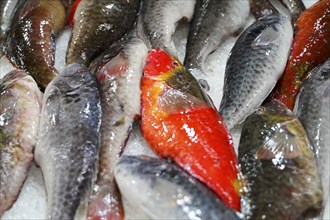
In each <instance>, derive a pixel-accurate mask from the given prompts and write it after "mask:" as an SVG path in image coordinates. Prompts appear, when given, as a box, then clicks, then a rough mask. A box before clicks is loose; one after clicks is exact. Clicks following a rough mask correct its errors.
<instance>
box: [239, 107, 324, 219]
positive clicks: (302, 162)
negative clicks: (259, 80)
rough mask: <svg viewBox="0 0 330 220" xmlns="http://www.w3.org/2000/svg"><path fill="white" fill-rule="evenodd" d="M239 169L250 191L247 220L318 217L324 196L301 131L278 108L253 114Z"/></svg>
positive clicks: (284, 110)
mask: <svg viewBox="0 0 330 220" xmlns="http://www.w3.org/2000/svg"><path fill="white" fill-rule="evenodd" d="M238 157H239V163H240V166H241V169H242V172H243V175H244V177H245V180H246V181H247V184H248V187H249V190H248V192H247V194H246V197H244V200H245V204H246V205H245V206H243V207H244V208H245V209H244V210H243V213H244V214H245V218H246V219H272V220H276V219H278V220H280V219H281V220H282V219H306V218H312V217H316V216H318V215H319V213H320V211H321V209H322V196H323V191H322V187H321V182H320V177H319V174H318V172H317V166H316V160H315V157H314V155H313V152H312V149H311V146H310V144H309V141H308V137H307V134H306V132H305V129H304V127H303V126H302V124H301V123H300V121H299V120H298V118H297V117H295V116H294V115H293V113H292V112H291V111H290V110H289V109H288V108H287V107H286V106H285V105H283V104H282V103H281V102H279V101H272V102H269V103H267V104H265V105H264V106H262V107H260V108H258V109H257V110H256V111H255V112H254V113H253V114H251V115H250V116H249V117H248V118H247V119H246V121H245V122H244V125H243V130H242V134H241V139H240V143H239V148H238Z"/></svg>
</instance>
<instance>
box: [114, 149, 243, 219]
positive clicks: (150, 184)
mask: <svg viewBox="0 0 330 220" xmlns="http://www.w3.org/2000/svg"><path fill="white" fill-rule="evenodd" d="M115 177H116V180H117V181H118V183H119V186H120V191H121V192H122V193H123V195H124V196H125V197H126V198H127V200H128V202H130V203H131V204H132V205H133V206H134V207H136V208H137V209H139V210H142V211H144V212H145V213H146V214H147V215H148V216H150V218H151V219H214V220H218V219H231V220H234V219H237V220H238V219H240V218H239V217H238V216H237V215H236V214H235V212H234V211H233V210H232V209H230V208H228V207H227V206H226V205H225V204H224V203H223V202H222V201H221V200H220V199H219V198H218V197H217V195H216V194H215V193H214V192H212V191H211V190H210V189H209V188H207V187H206V186H205V185H204V184H203V183H201V182H199V181H198V180H196V179H195V178H193V177H191V176H190V175H189V174H187V173H185V172H184V171H183V170H182V169H180V168H179V167H178V166H177V165H175V164H174V163H171V162H169V161H167V160H165V159H159V158H152V157H148V156H145V155H141V156H121V157H120V158H119V160H118V162H117V163H116V167H115Z"/></svg>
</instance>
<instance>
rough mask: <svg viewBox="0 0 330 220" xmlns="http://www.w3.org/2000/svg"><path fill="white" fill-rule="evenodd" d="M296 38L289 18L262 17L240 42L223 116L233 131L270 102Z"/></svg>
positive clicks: (227, 84)
mask: <svg viewBox="0 0 330 220" xmlns="http://www.w3.org/2000/svg"><path fill="white" fill-rule="evenodd" d="M292 38H293V30H292V26H291V23H290V19H289V18H288V17H285V16H282V15H280V14H274V15H269V16H264V17H261V18H260V19H259V20H257V21H255V22H254V23H253V24H252V25H250V26H249V27H248V28H247V29H246V30H245V31H244V32H243V33H242V34H241V35H240V37H239V38H238V39H237V41H236V43H235V45H234V47H233V48H232V50H231V53H230V55H229V58H228V60H227V64H226V71H225V81H224V87H223V96H222V100H221V104H220V108H219V113H220V115H221V117H222V118H223V120H224V122H225V124H226V126H227V127H228V129H233V128H234V127H235V126H237V125H238V124H240V123H242V122H243V121H244V119H245V118H246V117H247V116H248V115H249V114H251V113H252V112H253V111H254V110H255V109H256V108H258V107H259V106H260V105H261V103H262V102H263V101H264V100H265V99H266V97H267V96H268V94H269V93H270V92H271V91H272V89H273V88H274V87H275V85H276V82H277V80H278V79H279V78H280V77H281V74H282V73H283V70H284V69H285V65H286V62H287V58H288V56H289V51H290V46H291V42H292Z"/></svg>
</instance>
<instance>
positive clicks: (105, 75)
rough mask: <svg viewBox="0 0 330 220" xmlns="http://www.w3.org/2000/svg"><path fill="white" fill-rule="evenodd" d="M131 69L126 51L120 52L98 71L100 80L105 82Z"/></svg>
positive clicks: (97, 74)
mask: <svg viewBox="0 0 330 220" xmlns="http://www.w3.org/2000/svg"><path fill="white" fill-rule="evenodd" d="M128 70H129V62H128V59H127V57H126V55H125V53H124V52H120V53H119V54H118V55H117V56H115V57H114V58H112V59H111V60H110V61H109V62H107V63H106V64H105V65H104V66H102V67H101V68H100V69H99V71H98V72H97V73H96V78H97V81H98V82H103V81H105V80H108V79H110V78H112V77H113V76H117V75H120V74H123V73H126V72H127V71H128Z"/></svg>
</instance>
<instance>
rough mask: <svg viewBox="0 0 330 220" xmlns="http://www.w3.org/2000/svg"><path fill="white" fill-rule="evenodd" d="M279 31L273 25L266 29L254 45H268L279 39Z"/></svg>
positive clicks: (255, 40)
mask: <svg viewBox="0 0 330 220" xmlns="http://www.w3.org/2000/svg"><path fill="white" fill-rule="evenodd" d="M278 35H279V32H278V31H276V30H275V29H274V28H273V27H267V28H266V29H264V30H263V31H262V32H261V33H260V34H259V35H258V36H257V37H256V39H254V41H253V42H252V44H251V46H252V47H259V46H267V45H270V44H272V43H274V42H275V41H277V39H278V37H279V36H278Z"/></svg>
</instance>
